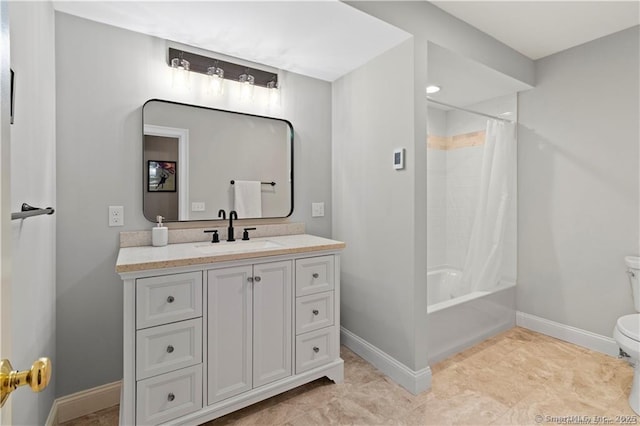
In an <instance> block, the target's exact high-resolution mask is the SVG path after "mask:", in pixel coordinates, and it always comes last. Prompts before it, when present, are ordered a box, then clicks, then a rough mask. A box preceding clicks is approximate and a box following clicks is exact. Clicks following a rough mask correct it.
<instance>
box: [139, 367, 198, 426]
mask: <svg viewBox="0 0 640 426" xmlns="http://www.w3.org/2000/svg"><path fill="white" fill-rule="evenodd" d="M136 393H137V395H136V399H137V410H136V424H139V425H152V424H153V425H155V424H159V423H163V422H166V421H169V420H172V419H175V418H177V417H180V416H184V415H186V414H189V413H193V412H194V411H198V410H199V409H201V408H202V365H196V366H193V367H189V368H184V369H182V370H178V371H173V372H171V373H167V374H163V375H161V376H156V377H152V378H150V379H146V380H141V381H139V382H138V384H137V392H136Z"/></svg>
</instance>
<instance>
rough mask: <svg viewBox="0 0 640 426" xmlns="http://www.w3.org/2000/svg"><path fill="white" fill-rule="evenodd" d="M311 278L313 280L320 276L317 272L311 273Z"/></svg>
mask: <svg viewBox="0 0 640 426" xmlns="http://www.w3.org/2000/svg"><path fill="white" fill-rule="evenodd" d="M311 276H312V277H313V278H318V277H319V276H320V274H319V273H317V272H314V273H313V275H311Z"/></svg>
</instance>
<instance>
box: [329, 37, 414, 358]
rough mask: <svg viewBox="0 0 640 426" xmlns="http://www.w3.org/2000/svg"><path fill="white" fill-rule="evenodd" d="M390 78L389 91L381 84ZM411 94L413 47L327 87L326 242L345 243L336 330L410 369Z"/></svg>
mask: <svg viewBox="0 0 640 426" xmlns="http://www.w3.org/2000/svg"><path fill="white" fill-rule="evenodd" d="M394 70H395V71H394ZM392 72H393V73H394V80H395V82H394V84H393V85H391V84H384V85H380V84H379V82H380V81H384V79H385V76H387V75H390V73H392ZM413 89H414V84H413V40H409V41H406V42H404V43H402V44H401V45H399V46H398V47H395V48H393V49H391V50H389V51H388V52H386V53H384V54H383V55H380V56H379V57H377V58H375V59H374V60H373V61H371V62H369V63H368V64H367V65H365V66H363V67H361V68H359V69H358V70H356V71H354V72H352V73H350V74H349V75H347V76H345V77H342V78H340V79H338V80H337V81H335V82H334V87H333V96H334V99H333V116H334V130H333V206H334V211H333V236H334V237H335V238H337V239H339V240H343V241H346V243H347V247H346V249H345V250H344V253H343V256H342V257H343V258H342V262H341V267H342V279H341V286H342V288H341V290H342V291H341V305H342V306H341V311H340V312H341V323H342V325H343V326H344V327H345V328H346V329H348V330H349V331H351V332H352V333H355V334H356V335H358V336H359V337H361V338H363V339H364V340H366V341H368V342H370V343H371V344H373V345H375V346H377V347H378V348H380V349H382V350H383V351H385V352H386V353H387V354H389V355H391V356H392V357H394V358H395V359H397V360H398V361H400V362H402V363H403V364H405V365H407V366H410V367H412V368H413V366H414V357H413V348H414V322H415V320H414V315H415V313H414V311H413V309H410V308H409V309H408V308H407V307H408V306H410V305H411V303H412V300H413V288H414V286H413V284H414V282H415V280H416V277H415V276H414V263H415V257H414V254H413V250H412V246H413V244H414V238H415V236H414V228H415V225H414V220H415V218H414V205H415V200H414V195H413V190H414V185H415V183H414V182H415V174H416V173H415V169H416V166H415V163H416V161H418V160H417V159H416V155H415V147H414V132H413V128H414V120H413V97H412V96H411V94H412V92H413ZM372 123H373V124H375V123H383V124H384V125H381V126H376V125H372ZM423 145H424V144H423ZM396 148H405V149H406V157H405V158H406V169H405V170H400V171H396V170H394V169H393V166H392V158H393V151H394V149H396ZM425 301H426V298H425Z"/></svg>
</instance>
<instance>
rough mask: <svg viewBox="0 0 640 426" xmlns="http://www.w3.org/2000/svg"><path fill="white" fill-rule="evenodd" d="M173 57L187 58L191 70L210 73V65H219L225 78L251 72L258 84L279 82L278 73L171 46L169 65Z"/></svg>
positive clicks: (237, 76) (236, 79)
mask: <svg viewBox="0 0 640 426" xmlns="http://www.w3.org/2000/svg"><path fill="white" fill-rule="evenodd" d="M173 58H181V59H186V60H187V61H189V64H190V69H189V71H193V72H197V73H200V74H205V75H208V74H207V71H208V69H209V67H218V68H222V69H223V70H224V78H225V79H227V80H234V81H240V76H241V75H242V74H251V75H252V76H253V77H254V79H255V80H254V85H256V86H262V87H268V86H267V85H268V84H269V82H275V83H276V84H277V83H278V74H275V73H272V72H268V71H264V70H259V69H256V68H251V67H246V66H244V65H238V64H234V63H233V62H227V61H223V60H220V59H216V58H209V57H207V56H202V55H197V54H195V53H190V52H185V51H183V50H178V49H174V48H172V47H170V48H169V56H168V58H167V59H168V64H169V66H171V60H172V59H173ZM272 84H273V83H272Z"/></svg>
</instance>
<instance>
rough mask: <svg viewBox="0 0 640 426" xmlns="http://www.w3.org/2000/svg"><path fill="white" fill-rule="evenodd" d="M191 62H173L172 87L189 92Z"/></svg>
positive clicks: (176, 60)
mask: <svg viewBox="0 0 640 426" xmlns="http://www.w3.org/2000/svg"><path fill="white" fill-rule="evenodd" d="M190 65H191V64H189V61H187V60H186V59H180V58H173V59H172V60H171V68H172V76H171V77H172V78H171V86H172V87H173V88H175V89H178V90H189V67H190Z"/></svg>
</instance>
